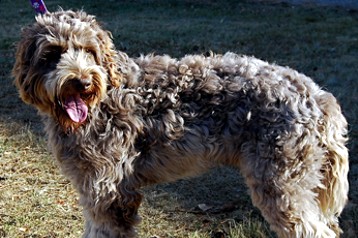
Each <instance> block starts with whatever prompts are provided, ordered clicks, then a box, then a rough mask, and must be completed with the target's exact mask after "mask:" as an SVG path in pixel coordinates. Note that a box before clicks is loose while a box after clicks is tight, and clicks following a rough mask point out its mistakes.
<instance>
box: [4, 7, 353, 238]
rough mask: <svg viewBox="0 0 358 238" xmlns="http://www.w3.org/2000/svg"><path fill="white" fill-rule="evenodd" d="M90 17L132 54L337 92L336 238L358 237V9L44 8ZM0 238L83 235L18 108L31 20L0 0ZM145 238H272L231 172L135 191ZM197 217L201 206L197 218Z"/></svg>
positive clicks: (73, 200) (35, 124)
mask: <svg viewBox="0 0 358 238" xmlns="http://www.w3.org/2000/svg"><path fill="white" fill-rule="evenodd" d="M46 4H47V6H48V8H49V10H51V11H53V10H56V9H57V6H58V5H61V6H62V7H63V8H64V9H68V8H72V9H81V8H83V9H84V10H86V11H87V12H89V13H91V14H95V15H96V16H97V18H98V20H99V21H101V22H102V23H103V25H104V26H105V27H106V28H107V29H109V30H110V31H111V32H112V33H113V36H114V40H115V44H116V46H117V48H118V49H120V50H124V51H126V52H127V53H128V54H129V55H130V56H137V55H138V54H141V53H143V54H146V53H151V52H155V53H157V54H170V55H172V56H174V57H181V56H183V55H185V54H190V53H205V52H207V51H210V50H212V51H214V52H218V53H223V52H226V51H235V52H238V53H242V54H248V55H255V56H256V57H258V58H261V59H264V60H267V61H270V62H275V63H277V64H281V65H288V66H290V67H292V68H295V69H297V70H299V71H300V72H304V73H305V74H307V75H309V76H311V77H312V78H314V79H315V81H316V82H317V83H319V84H320V85H321V86H322V87H323V88H326V89H327V90H329V91H331V92H333V93H334V95H336V96H337V97H338V99H339V101H340V102H341V104H342V107H343V111H344V113H345V115H346V116H347V118H348V121H349V124H350V144H349V148H350V165H351V169H350V174H349V179H350V186H351V190H350V194H349V198H350V201H349V204H348V205H347V208H346V210H345V211H344V213H343V215H342V219H341V224H342V227H343V230H344V231H345V234H344V236H343V237H348V238H350V237H356V234H357V232H358V206H357V204H358V157H357V154H358V147H357V138H358V121H357V120H358V119H357V115H358V104H357V101H358V81H357V78H356V75H357V64H358V38H357V35H358V12H354V11H347V10H344V9H338V8H315V7H306V6H302V7H297V6H296V7H292V6H289V5H287V4H263V3H260V4H259V3H254V2H252V1H233V0H229V1H225V2H224V3H221V2H220V4H219V3H217V2H216V1H210V0H195V1H189V0H184V1H174V0H170V1H156V0H149V1H144V0H138V1H83V0H82V1H50V0H48V1H46ZM0 11H1V12H0V15H1V17H0V26H1V28H0V87H1V90H0V238H5V237H6V238H10V237H11V238H13V237H16V238H17V237H34V238H35V237H36V238H40V237H59V238H62V237H79V236H80V234H81V232H82V230H83V220H82V219H83V218H82V216H81V208H80V207H79V206H78V205H77V199H78V198H77V195H76V194H75V192H74V191H73V189H72V187H71V185H70V184H69V182H68V181H67V180H66V179H65V178H64V177H63V176H62V175H61V174H60V171H59V170H58V167H57V166H56V164H55V162H54V161H53V160H52V158H51V155H50V154H48V152H47V149H46V138H45V137H44V135H43V132H42V125H41V121H40V119H39V117H38V116H37V115H36V112H35V111H34V110H33V109H32V108H30V107H28V106H26V105H24V104H23V103H22V102H20V100H19V99H18V96H17V92H16V90H15V88H14V86H13V85H12V83H11V82H12V79H11V77H10V71H11V67H12V64H13V62H14V48H15V42H16V41H17V40H18V39H19V36H20V29H21V27H22V26H24V25H27V24H30V23H32V22H33V17H34V13H33V11H32V9H31V8H30V6H29V5H28V3H27V2H26V3H25V2H24V1H20V0H15V1H10V0H2V1H1V2H0ZM143 192H144V193H145V195H146V196H145V200H144V203H143V207H142V208H141V210H140V213H141V215H142V217H143V222H142V224H141V226H140V235H141V237H155V236H156V237H163V238H164V237H166V238H167V237H168V238H171V237H176V238H184V237H185V238H186V237H187V238H216V237H220V238H221V237H233V238H239V237H247V238H248V237H250V238H252V237H274V235H273V234H272V233H271V232H270V231H269V228H268V225H267V223H266V222H265V221H264V220H263V219H262V217H261V216H260V213H259V212H258V210H256V209H255V208H254V207H253V206H252V204H251V202H250V198H249V196H248V194H247V192H246V188H245V185H244V183H243V180H242V178H241V177H240V176H239V174H238V173H237V172H235V171H232V170H229V169H226V168H220V169H218V170H215V171H213V172H211V173H209V174H207V175H204V176H201V177H199V178H195V179H191V180H181V181H178V182H176V183H173V184H164V185H159V186H154V187H149V188H146V189H144V190H143ZM203 208H204V209H203Z"/></svg>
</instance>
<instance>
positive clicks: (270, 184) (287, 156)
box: [13, 10, 348, 238]
mask: <svg viewBox="0 0 358 238" xmlns="http://www.w3.org/2000/svg"><path fill="white" fill-rule="evenodd" d="M13 75H14V77H15V84H16V86H17V88H18V90H19V93H20V96H21V98H22V99H23V101H25V102H26V103H28V104H32V105H33V106H35V107H36V108H37V109H38V110H39V112H40V113H41V115H42V116H43V120H44V123H45V126H46V132H47V135H48V137H49V140H48V141H49V145H50V147H51V149H52V151H53V153H54V155H55V156H56V158H57V160H58V162H59V165H60V166H61V169H62V171H63V173H64V174H65V175H66V176H67V177H68V178H69V179H70V180H71V182H72V183H73V185H74V187H75V188H76V189H77V191H78V193H79V195H80V203H81V205H82V206H83V208H84V215H85V219H86V228H85V233H84V237H88V238H89V237H121V238H124V237H126V238H127V237H136V233H135V229H134V226H135V225H136V224H137V223H138V221H139V219H138V214H137V211H138V207H139V205H140V203H141V198H142V195H141V194H140V193H139V192H138V189H139V188H141V187H142V186H144V185H148V184H154V183H162V182H168V181H174V180H177V179H179V178H183V177H190V176H196V175H199V174H201V173H203V172H205V171H207V170H208V169H210V168H213V167H215V166H217V165H228V166H232V167H235V168H238V169H240V171H241V173H242V175H243V176H244V178H245V180H246V183H247V185H248V187H249V191H250V195H251V198H252V201H253V203H254V205H255V206H257V207H258V208H259V209H260V210H261V212H262V215H263V216H264V217H265V219H266V220H267V221H268V222H269V223H270V226H271V228H272V230H274V231H275V232H276V233H277V234H278V236H279V237H289V238H292V237H338V236H339V234H340V232H341V230H340V228H339V225H338V218H337V217H338V216H339V215H340V213H341V212H342V210H343V207H344V205H345V203H346V201H347V193H348V181H347V173H348V152H347V148H346V147H345V143H346V141H347V137H346V135H347V122H346V120H345V118H344V116H343V115H342V113H341V109H340V107H339V105H338V104H337V101H336V99H335V98H334V97H333V96H332V94H330V93H328V92H325V91H323V90H321V89H320V88H319V87H318V86H317V85H316V84H315V83H314V82H313V81H312V80H311V79H310V78H308V77H306V76H305V75H303V74H300V73H298V72H296V71H294V70H292V69H290V68H285V67H281V66H277V65H271V64H268V63H266V62H263V61H261V60H258V59H255V58H253V57H247V56H241V55H236V54H234V53H226V54H224V55H214V54H212V55H211V56H208V57H205V56H202V55H188V56H185V57H184V58H182V59H173V58H171V57H169V56H155V55H148V56H142V57H139V58H137V59H132V58H129V57H128V56H127V55H126V54H125V53H123V52H118V51H116V50H115V48H114V45H113V43H112V40H111V38H110V33H108V32H105V31H104V30H102V28H101V27H100V26H99V25H98V23H97V22H96V20H95V18H94V17H93V16H91V15H87V14H86V13H85V12H83V11H79V12H73V11H63V10H60V11H58V12H54V13H46V14H45V15H43V16H37V17H36V22H35V23H34V24H33V25H31V26H28V27H26V28H25V29H24V30H23V34H22V39H21V41H20V42H19V44H18V50H17V54H16V63H15V66H14V69H13Z"/></svg>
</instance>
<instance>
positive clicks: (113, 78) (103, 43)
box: [97, 30, 123, 87]
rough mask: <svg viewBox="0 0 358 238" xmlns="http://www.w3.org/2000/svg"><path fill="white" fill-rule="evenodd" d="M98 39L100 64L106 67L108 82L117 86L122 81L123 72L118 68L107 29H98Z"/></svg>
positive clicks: (115, 53) (116, 55) (116, 57)
mask: <svg viewBox="0 0 358 238" xmlns="http://www.w3.org/2000/svg"><path fill="white" fill-rule="evenodd" d="M97 38H98V41H99V42H100V50H101V55H102V64H103V66H104V67H105V68H106V70H107V73H108V77H109V82H110V83H111V85H112V86H114V87H119V86H120V85H121V82H122V81H123V74H122V73H121V72H120V71H119V69H118V53H117V51H116V50H115V47H114V44H113V41H112V34H111V33H110V32H107V31H103V30H101V31H98V34H97Z"/></svg>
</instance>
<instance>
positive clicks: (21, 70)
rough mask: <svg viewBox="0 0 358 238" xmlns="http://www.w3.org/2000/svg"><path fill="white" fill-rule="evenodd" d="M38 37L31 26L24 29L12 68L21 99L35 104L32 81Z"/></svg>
mask: <svg viewBox="0 0 358 238" xmlns="http://www.w3.org/2000/svg"><path fill="white" fill-rule="evenodd" d="M36 48H37V46H36V37H35V35H34V33H33V32H32V30H31V28H30V27H28V28H25V29H24V30H23V31H22V37H21V40H20V41H19V43H18V45H17V51H16V56H15V57H16V60H15V64H14V67H13V69H12V75H13V77H14V78H15V80H14V83H15V85H16V87H17V88H18V90H19V93H20V97H21V99H22V100H23V101H24V102H26V103H28V104H34V100H35V99H34V90H35V89H34V85H33V82H32V78H33V76H34V75H33V74H34V72H31V71H32V70H33V69H32V64H33V57H34V55H35V52H36Z"/></svg>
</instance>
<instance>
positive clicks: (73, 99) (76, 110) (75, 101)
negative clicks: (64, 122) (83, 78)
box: [64, 95, 88, 122]
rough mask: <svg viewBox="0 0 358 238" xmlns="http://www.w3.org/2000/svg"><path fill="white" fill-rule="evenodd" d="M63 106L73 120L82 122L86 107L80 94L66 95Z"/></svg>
mask: <svg viewBox="0 0 358 238" xmlns="http://www.w3.org/2000/svg"><path fill="white" fill-rule="evenodd" d="M64 108H65V110H66V112H67V114H68V116H69V117H70V118H71V120H72V121H74V122H83V121H84V120H86V118H87V112H88V108H87V105H86V104H85V103H84V101H83V100H82V99H81V97H80V95H74V96H70V97H68V98H67V99H66V101H65V103H64Z"/></svg>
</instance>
